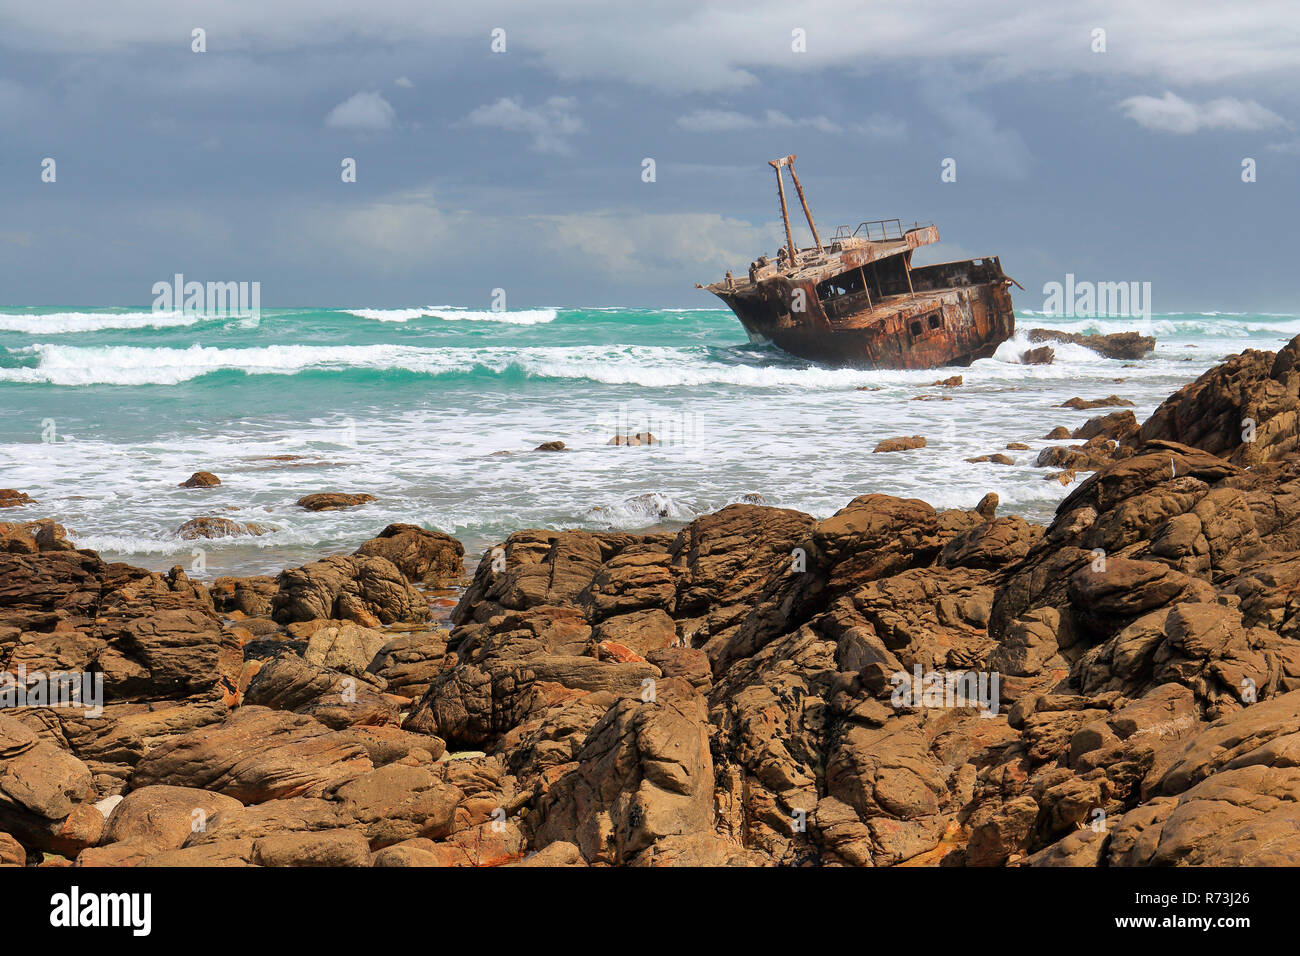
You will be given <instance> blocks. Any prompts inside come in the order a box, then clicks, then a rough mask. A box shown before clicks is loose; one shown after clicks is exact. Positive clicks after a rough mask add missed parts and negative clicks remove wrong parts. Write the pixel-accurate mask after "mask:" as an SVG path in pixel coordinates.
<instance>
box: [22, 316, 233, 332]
mask: <svg viewBox="0 0 1300 956" xmlns="http://www.w3.org/2000/svg"><path fill="white" fill-rule="evenodd" d="M214 318H226V316H205V315H201V314H198V313H194V312H46V313H43V314H40V313H18V314H15V313H8V312H0V332H19V333H23V334H26V335H66V334H71V333H76V332H101V331H105V330H109V329H170V328H183V327H185V326H190V325H197V324H198V323H200V322H204V321H209V320H210V319H214Z"/></svg>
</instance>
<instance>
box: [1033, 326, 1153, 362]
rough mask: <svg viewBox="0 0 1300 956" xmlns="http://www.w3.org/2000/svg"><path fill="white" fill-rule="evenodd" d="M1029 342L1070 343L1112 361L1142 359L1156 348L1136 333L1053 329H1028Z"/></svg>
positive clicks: (1145, 337) (1151, 341) (1143, 336)
mask: <svg viewBox="0 0 1300 956" xmlns="http://www.w3.org/2000/svg"><path fill="white" fill-rule="evenodd" d="M1029 341H1031V342H1070V343H1072V344H1074V345H1082V346H1083V347H1084V348H1086V349H1091V350H1092V351H1094V352H1096V353H1098V354H1099V355H1104V356H1105V357H1106V358H1112V359H1140V358H1144V357H1145V356H1146V355H1147V354H1149V353H1150V352H1151V351H1152V350H1153V349H1154V348H1155V347H1156V340H1155V339H1154V338H1153V337H1152V336H1149V335H1141V334H1139V333H1137V332H1111V333H1109V334H1107V335H1098V334H1095V333H1090V334H1087V335H1084V334H1080V333H1078V332H1059V331H1057V330H1055V329H1030V330H1029Z"/></svg>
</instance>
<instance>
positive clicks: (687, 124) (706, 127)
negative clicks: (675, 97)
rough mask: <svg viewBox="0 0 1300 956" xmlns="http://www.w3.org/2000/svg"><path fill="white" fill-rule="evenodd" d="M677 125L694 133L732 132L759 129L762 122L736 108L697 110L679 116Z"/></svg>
mask: <svg viewBox="0 0 1300 956" xmlns="http://www.w3.org/2000/svg"><path fill="white" fill-rule="evenodd" d="M677 125H678V126H680V127H681V128H682V129H686V130H690V131H691V132H692V133H730V132H734V131H736V130H742V129H758V127H759V126H761V125H762V124H761V123H759V121H758V120H756V119H754V117H752V116H746V115H745V114H744V113H737V112H736V111H735V110H695V111H694V112H692V113H687V114H686V115H685V116H679V117H677Z"/></svg>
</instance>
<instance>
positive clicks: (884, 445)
mask: <svg viewBox="0 0 1300 956" xmlns="http://www.w3.org/2000/svg"><path fill="white" fill-rule="evenodd" d="M924 447H925V439H924V438H923V437H921V436H920V435H913V436H912V437H911V438H886V439H885V440H884V441H882V442H880V443H879V444H878V445H876V447H875V448H873V449H872V453H873V454H874V453H879V452H886V451H910V450H911V449H913V448H924Z"/></svg>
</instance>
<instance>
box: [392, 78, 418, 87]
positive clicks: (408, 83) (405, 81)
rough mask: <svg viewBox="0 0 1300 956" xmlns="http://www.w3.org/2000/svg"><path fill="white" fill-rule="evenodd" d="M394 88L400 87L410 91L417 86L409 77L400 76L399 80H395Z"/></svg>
mask: <svg viewBox="0 0 1300 956" xmlns="http://www.w3.org/2000/svg"><path fill="white" fill-rule="evenodd" d="M393 86H400V87H401V88H402V89H404V90H409V89H410V88H411V87H413V86H415V84H414V83H412V82H411V81H410V80H409V79H408V78H407V77H405V76H399V77H398V78H397V79H395V80H393Z"/></svg>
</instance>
